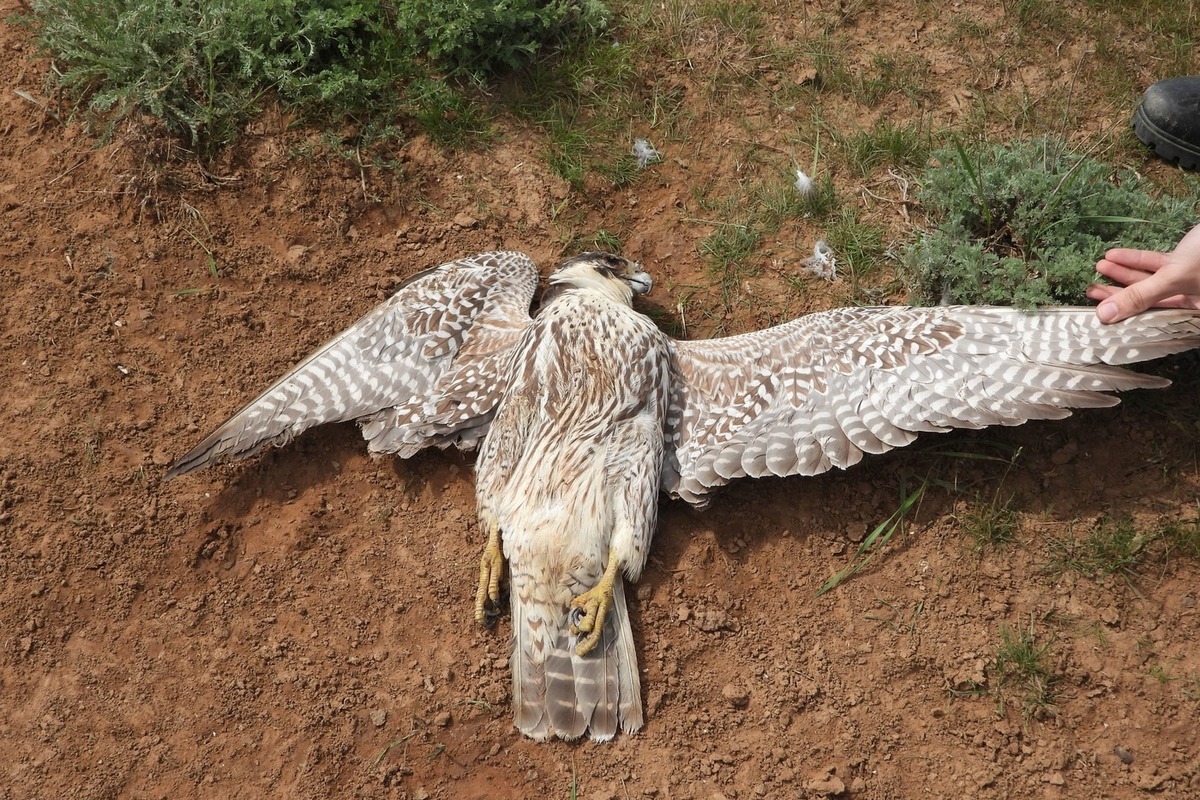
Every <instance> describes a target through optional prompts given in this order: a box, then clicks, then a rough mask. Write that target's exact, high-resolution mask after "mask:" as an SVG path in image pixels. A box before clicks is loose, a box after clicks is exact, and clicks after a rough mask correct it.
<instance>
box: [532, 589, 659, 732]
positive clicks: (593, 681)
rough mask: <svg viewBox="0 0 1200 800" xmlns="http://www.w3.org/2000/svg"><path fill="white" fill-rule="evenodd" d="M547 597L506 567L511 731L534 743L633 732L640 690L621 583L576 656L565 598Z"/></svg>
mask: <svg viewBox="0 0 1200 800" xmlns="http://www.w3.org/2000/svg"><path fill="white" fill-rule="evenodd" d="M552 595H553V590H552V589H548V587H546V586H545V585H544V584H539V582H538V581H536V580H534V579H533V576H530V575H521V574H519V573H518V572H517V571H516V570H515V569H514V573H513V578H512V591H511V593H510V597H511V604H512V626H513V653H512V659H511V661H512V671H513V713H514V717H515V719H514V721H515V723H516V726H517V728H519V729H520V730H521V732H522V733H524V734H525V735H526V736H529V737H530V738H533V739H537V740H538V741H545V740H546V739H549V738H550V737H551V736H558V737H559V738H561V739H568V740H570V739H578V738H579V737H580V736H583V735H584V733H589V734H590V736H591V738H592V740H593V741H597V742H604V741H608V740H609V739H611V738H613V736H615V735H616V733H617V730H618V728H619V729H620V730H622V731H624V732H625V733H633V732H634V731H636V730H638V729H639V728H641V727H642V721H643V717H642V692H641V683H640V681H639V680H638V668H637V653H636V652H635V651H634V647H633V633H632V631H631V630H630V627H629V613H628V611H627V610H626V607H625V582H624V580H623V579H621V580H618V581H617V582H616V584H615V585H614V587H613V607H612V610H611V612H610V613H609V615H608V619H606V620H605V621H604V634H603V636H602V638H601V640H600V644H599V645H597V646H596V649H595V650H593V651H592V652H590V653H589V654H588V655H586V656H583V657H580V656H578V655H576V654H575V643H576V638H577V637H575V636H574V635H572V634H571V632H570V630H569V627H568V624H567V611H568V608H569V602H570V593H569V592H568V593H566V597H567V602H561V601H560V600H559V599H557V598H555V597H553V596H552Z"/></svg>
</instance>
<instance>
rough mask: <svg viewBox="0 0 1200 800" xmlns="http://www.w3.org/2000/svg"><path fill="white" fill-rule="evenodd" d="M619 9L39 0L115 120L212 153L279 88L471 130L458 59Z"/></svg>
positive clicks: (513, 58) (73, 76) (587, 1)
mask: <svg viewBox="0 0 1200 800" xmlns="http://www.w3.org/2000/svg"><path fill="white" fill-rule="evenodd" d="M609 19H610V13H609V11H608V10H607V9H606V8H605V7H604V6H603V5H602V4H600V3H599V2H597V0H581V2H578V3H572V4H561V5H559V4H544V3H539V2H536V0H513V1H512V2H509V3H506V4H500V5H487V4H482V5H481V4H456V3H451V2H446V1H445V0H436V1H435V2H423V3H415V2H408V1H404V2H386V1H385V0H357V1H355V2H352V1H351V0H333V1H332V2H316V0H290V1H289V2H272V3H252V2H249V0H213V2H199V0H142V1H141V2H137V3H127V2H124V0H61V2H60V1H58V0H56V1H55V2H49V0H34V2H33V3H32V6H31V13H30V16H29V20H28V21H29V22H30V24H31V25H32V27H33V28H34V30H35V31H36V34H37V40H38V43H39V46H40V47H41V49H42V50H43V52H44V53H46V54H47V55H48V56H50V57H52V58H53V59H54V60H55V63H56V64H57V65H58V70H57V72H56V74H58V75H60V76H61V78H60V82H61V84H62V86H63V88H65V90H66V91H67V93H68V95H69V96H71V97H72V98H74V100H75V101H76V102H77V103H78V104H79V107H80V108H82V109H84V110H85V111H86V112H87V113H88V114H90V115H91V116H92V117H93V118H95V119H99V120H102V121H103V122H104V124H106V125H107V126H108V128H109V129H110V130H111V129H112V128H113V127H115V125H116V124H118V123H120V122H121V121H123V120H127V119H138V118H139V117H140V116H141V115H150V116H152V117H154V118H156V119H158V120H159V121H161V124H162V125H163V126H164V127H165V129H166V131H167V132H168V133H169V134H171V135H173V136H175V137H178V138H179V139H180V140H181V141H182V142H183V143H184V144H185V145H186V146H187V147H190V148H192V149H194V150H195V151H196V152H197V153H199V154H200V155H201V156H202V157H206V156H209V155H212V154H213V153H214V152H215V151H216V150H218V149H219V148H221V147H223V146H224V145H226V144H228V143H229V142H231V141H232V140H233V139H234V138H235V137H236V135H237V133H238V132H239V130H240V128H241V126H242V125H243V124H244V123H245V122H246V120H248V119H249V118H250V117H251V116H253V115H254V114H255V113H257V112H258V110H259V109H260V108H261V107H262V104H263V102H264V100H265V99H266V98H268V97H273V98H277V99H278V100H280V101H282V102H284V103H285V104H286V105H288V106H289V107H290V108H291V109H293V110H295V111H297V112H299V113H302V114H303V115H304V116H305V117H306V118H308V119H310V120H315V119H321V120H330V121H332V122H335V123H340V122H341V121H342V120H345V119H350V120H353V121H355V122H356V123H360V124H363V125H364V126H365V128H366V129H368V130H375V131H393V130H395V128H394V127H393V126H392V125H391V124H390V122H391V120H390V117H391V116H392V115H394V114H395V113H396V110H397V107H399V110H400V111H401V112H402V113H406V114H408V115H410V116H411V117H413V118H415V119H416V120H417V121H418V123H419V124H421V125H423V126H425V127H426V128H427V129H428V130H430V132H431V133H432V134H433V135H434V136H435V137H436V138H438V139H439V141H445V142H447V143H460V142H461V141H462V140H463V139H464V138H465V133H466V132H468V131H475V130H478V129H480V127H481V124H480V123H481V119H482V117H481V115H480V114H478V113H477V112H476V111H475V110H474V109H473V108H472V107H471V104H470V102H469V101H468V100H467V99H466V98H467V97H468V94H466V93H464V92H463V91H462V90H461V89H462V87H463V84H462V83H460V84H459V85H458V87H456V86H454V85H449V86H448V85H447V83H446V80H445V78H446V73H447V72H449V73H450V74H451V75H457V76H462V77H463V79H464V80H467V79H469V81H473V82H476V83H478V82H480V81H483V80H486V79H488V78H490V77H491V76H493V75H495V74H498V73H500V72H503V71H507V70H512V69H515V68H517V67H519V66H522V65H524V64H526V63H528V62H529V61H530V59H532V58H533V57H534V56H535V55H539V54H542V53H543V52H544V51H545V50H546V49H547V48H551V47H553V46H554V45H556V44H559V43H561V42H567V41H569V42H571V43H572V46H577V45H579V44H580V43H585V42H590V41H593V40H594V39H595V38H596V37H597V35H598V34H599V33H600V31H602V30H603V29H604V28H605V27H606V26H607V24H608V22H609ZM397 98H400V102H399V103H397V102H396V100H397ZM447 123H456V124H450V125H447Z"/></svg>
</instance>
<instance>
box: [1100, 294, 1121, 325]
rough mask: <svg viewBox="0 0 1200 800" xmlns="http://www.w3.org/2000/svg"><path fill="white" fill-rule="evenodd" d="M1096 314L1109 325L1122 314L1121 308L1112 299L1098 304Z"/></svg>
mask: <svg viewBox="0 0 1200 800" xmlns="http://www.w3.org/2000/svg"><path fill="white" fill-rule="evenodd" d="M1096 316H1097V317H1099V318H1100V321H1101V322H1103V323H1104V324H1106V325H1107V324H1108V323H1110V322H1116V321H1117V318H1118V317H1119V316H1121V309H1120V308H1119V307H1118V306H1117V304H1116V303H1115V302H1113V301H1112V300H1105V301H1104V302H1103V303H1101V304H1100V305H1098V306H1096Z"/></svg>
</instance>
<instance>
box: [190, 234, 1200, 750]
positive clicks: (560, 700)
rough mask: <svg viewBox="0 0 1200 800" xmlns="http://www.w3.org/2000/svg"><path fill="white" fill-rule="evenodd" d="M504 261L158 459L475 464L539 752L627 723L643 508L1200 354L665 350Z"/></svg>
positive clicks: (924, 344) (645, 534)
mask: <svg viewBox="0 0 1200 800" xmlns="http://www.w3.org/2000/svg"><path fill="white" fill-rule="evenodd" d="M537 281H538V273H537V270H536V268H535V267H534V265H533V262H531V261H530V260H529V259H528V258H527V257H525V256H524V255H521V254H519V253H483V254H481V255H477V256H474V257H471V258H465V259H462V260H460V261H455V262H452V263H449V264H444V265H442V266H440V267H437V268H436V269H433V270H429V271H427V272H423V273H421V274H419V275H417V276H415V277H414V278H412V279H411V280H409V281H408V282H407V283H406V284H405V285H404V286H402V287H401V288H400V290H399V291H398V292H396V294H395V295H394V296H393V297H391V298H390V299H389V300H387V301H386V302H384V303H383V304H382V305H380V306H379V307H377V308H376V309H374V310H373V311H371V312H370V313H368V314H367V315H366V316H365V317H363V318H362V319H361V320H359V321H358V322H357V323H355V324H354V325H353V326H351V327H350V328H349V329H348V330H346V331H345V332H344V333H342V334H340V335H339V336H337V337H335V338H334V339H333V340H332V341H330V342H328V343H327V344H325V345H324V346H323V347H322V348H320V349H319V350H318V351H317V352H315V353H313V354H312V355H311V356H309V357H308V358H307V359H305V360H304V362H303V363H301V364H300V365H299V366H298V367H296V368H295V369H294V370H293V371H292V372H290V373H288V374H287V375H285V376H284V377H283V378H281V379H280V380H279V381H278V382H276V383H275V385H274V386H272V387H271V388H270V389H268V390H267V391H266V392H264V393H263V394H262V395H261V396H260V397H258V398H257V399H255V400H253V401H252V402H251V403H250V404H249V405H247V406H246V407H245V408H244V409H242V410H241V411H239V412H238V413H237V414H235V415H234V416H233V417H232V418H231V419H230V420H229V421H228V422H225V423H224V424H222V425H221V426H220V427H219V428H218V429H217V430H216V431H214V432H213V433H212V435H210V436H209V437H208V438H207V439H205V440H204V441H203V442H201V443H200V444H199V445H198V446H197V447H196V448H195V449H194V450H192V451H191V452H190V453H188V454H187V455H186V456H184V457H183V458H182V459H180V460H179V461H178V463H176V464H175V465H174V466H173V467H172V469H171V470H170V472H169V473H168V475H167V477H174V476H177V475H182V474H183V473H186V472H189V471H191V470H193V469H196V468H197V467H201V466H204V465H206V464H209V463H212V462H214V461H216V460H218V459H221V458H240V457H244V456H248V455H250V454H252V453H254V452H257V451H258V450H260V449H261V448H262V447H264V446H265V445H282V444H285V443H287V442H288V441H290V440H291V439H292V438H293V437H294V436H296V435H297V434H298V433H300V432H301V431H303V430H305V429H307V428H309V427H312V426H313V425H317V424H320V423H324V422H339V421H346V420H356V421H357V422H358V423H359V424H360V425H361V426H362V432H363V435H364V437H365V438H366V439H367V442H368V448H369V449H370V450H371V451H373V452H377V453H398V454H399V455H401V456H410V455H412V454H413V453H416V452H417V451H418V450H420V449H422V448H424V447H428V446H430V445H436V446H439V447H447V446H450V445H455V446H458V447H460V448H464V449H468V448H474V447H477V446H478V447H479V458H478V462H477V466H476V473H477V488H476V496H477V501H478V512H479V522H480V525H481V527H482V528H483V529H484V530H485V531H486V532H487V534H488V541H487V545H486V548H485V551H484V555H483V558H482V559H481V566H480V576H479V586H478V592H477V596H476V602H475V616H476V619H477V620H479V621H481V622H482V621H484V619H485V617H486V615H487V614H488V612H489V611H490V610H492V609H491V607H494V606H495V605H496V604H498V603H499V601H500V597H501V594H500V581H501V577H502V575H503V573H504V566H505V560H507V562H508V573H509V582H510V592H509V595H510V598H511V605H510V610H511V614H512V627H513V657H512V659H511V663H512V665H513V709H514V714H515V717H516V725H517V727H518V728H520V729H521V731H523V732H524V733H525V734H527V735H529V736H531V737H534V738H536V739H546V738H549V737H550V736H551V735H556V736H559V737H562V738H564V739H574V738H577V737H579V736H582V735H583V734H584V733H585V732H590V734H591V737H592V738H593V739H597V740H605V739H609V738H611V737H612V736H614V735H615V733H616V731H617V729H618V728H620V729H621V730H623V731H626V732H632V731H636V730H637V729H638V728H640V727H641V726H642V720H643V717H642V701H641V690H640V686H639V680H638V670H637V659H636V655H635V652H634V646H633V637H632V635H631V632H630V626H629V617H628V614H627V611H626V605H625V593H624V580H623V579H628V580H631V581H636V580H637V578H638V576H639V574H640V573H641V571H642V567H643V566H644V565H645V563H646V556H647V552H648V550H649V546H650V539H651V536H652V535H653V532H654V526H655V519H656V516H657V496H658V493H659V491H660V490H661V491H663V492H665V493H667V494H668V495H670V496H672V497H677V498H682V499H683V500H686V501H687V502H688V503H691V504H693V505H697V506H701V505H704V504H705V502H706V496H707V494H708V493H709V492H710V491H711V490H712V489H713V488H715V487H717V486H721V485H723V484H725V483H728V482H729V481H731V480H733V479H734V478H739V477H743V476H750V477H759V476H764V475H780V476H782V475H815V474H818V473H821V472H824V471H826V470H828V469H830V468H832V467H837V468H845V467H849V466H851V465H853V464H855V463H857V462H858V461H859V460H860V459H861V458H862V456H863V454H865V453H882V452H884V451H886V450H889V449H891V448H894V447H900V446H903V445H906V444H908V443H909V442H911V441H912V440H913V439H914V438H915V437H916V435H917V434H918V433H920V432H927V431H946V430H949V429H951V428H979V427H983V426H985V425H1016V424H1019V423H1021V422H1024V421H1026V420H1030V419H1057V418H1061V417H1065V416H1067V415H1068V414H1070V410H1069V409H1070V408H1080V407H1097V406H1110V405H1114V404H1115V403H1116V402H1117V400H1116V398H1114V397H1112V396H1110V395H1107V394H1102V392H1107V391H1121V390H1125V389H1132V388H1135V387H1161V386H1166V385H1167V383H1168V382H1167V381H1165V380H1163V379H1160V378H1156V377H1152V376H1148V375H1141V374H1138V373H1134V372H1129V371H1126V370H1123V369H1118V368H1116V367H1114V366H1110V365H1114V364H1126V363H1132V362H1135V361H1142V360H1146V359H1151V358H1157V357H1159V356H1164V355H1168V354H1170V353H1176V352H1180V351H1182V350H1186V349H1189V348H1193V347H1196V346H1198V345H1200V315H1197V313H1196V312H1189V311H1175V310H1172V311H1156V312H1152V313H1148V314H1144V315H1141V316H1138V317H1134V318H1133V319H1131V320H1128V321H1126V322H1124V323H1120V324H1117V325H1110V326H1105V325H1101V324H1099V322H1098V321H1097V320H1096V316H1095V314H1094V312H1093V311H1092V309H1090V308H1071V309H1055V310H1049V311H1039V312H1034V313H1023V312H1020V311H1016V310H1013V309H1008V308H987V307H967V306H958V307H937V308H842V309H837V310H833V311H826V312H822V313H817V314H810V315H808V316H805V317H801V318H799V319H796V320H793V321H792V322H788V323H786V324H784V325H780V326H778V327H775V328H771V329H769V330H762V331H757V332H755V333H748V334H744V335H741V336H732V337H727V338H723V339H712V340H708V341H696V342H687V341H677V340H674V339H671V338H670V337H668V336H666V335H665V334H664V333H662V332H661V331H659V330H658V329H657V328H656V327H655V326H654V324H653V323H652V322H651V321H650V320H649V319H648V318H647V317H646V316H644V315H643V314H640V313H638V312H637V311H635V310H634V309H633V307H632V300H633V297H634V295H636V294H642V293H644V292H647V291H648V290H649V289H650V285H651V283H650V278H649V276H648V275H646V273H644V272H642V271H641V269H640V267H639V266H638V265H637V264H635V263H633V262H631V261H628V260H626V259H624V258H621V257H619V256H614V255H608V254H604V253H586V254H584V255H581V256H578V257H577V258H572V259H570V260H568V261H566V262H564V263H563V264H562V265H560V266H559V267H558V269H556V270H555V271H554V272H553V273H552V274H551V275H550V278H549V289H548V291H547V292H546V294H545V297H544V298H543V301H542V303H541V307H540V309H539V310H538V312H537V313H536V315H534V316H532V317H531V316H530V304H531V301H532V299H533V294H534V290H535V288H536V286H537Z"/></svg>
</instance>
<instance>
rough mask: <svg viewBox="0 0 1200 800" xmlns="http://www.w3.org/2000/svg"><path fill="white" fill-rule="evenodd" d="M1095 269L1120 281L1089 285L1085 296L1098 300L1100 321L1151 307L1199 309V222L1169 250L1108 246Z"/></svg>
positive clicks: (1107, 320)
mask: <svg viewBox="0 0 1200 800" xmlns="http://www.w3.org/2000/svg"><path fill="white" fill-rule="evenodd" d="M1096 271H1097V272H1099V273H1100V274H1101V275H1103V276H1105V277H1106V278H1109V279H1110V280H1112V281H1114V282H1116V283H1117V284H1120V285H1118V286H1107V285H1102V284H1095V285H1093V286H1089V287H1088V290H1087V295H1088V297H1090V298H1091V299H1093V300H1098V301H1100V305H1099V306H1097V307H1096V316H1097V317H1099V318H1100V321H1101V322H1105V323H1108V322H1119V321H1120V320H1123V319H1126V318H1128V317H1131V316H1133V315H1134V314H1140V313H1141V312H1143V311H1145V310H1146V309H1148V308H1152V307H1153V308H1195V309H1200V225H1197V226H1196V227H1194V228H1192V229H1191V230H1190V231H1188V233H1187V235H1186V236H1184V237H1183V238H1182V239H1180V240H1179V244H1178V245H1176V246H1175V249H1174V250H1172V251H1171V252H1170V253H1159V252H1156V251H1153V250H1128V249H1125V248H1117V249H1114V250H1109V251H1108V252H1107V253H1105V254H1104V258H1102V259H1100V261H1098V262H1096Z"/></svg>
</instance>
